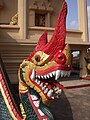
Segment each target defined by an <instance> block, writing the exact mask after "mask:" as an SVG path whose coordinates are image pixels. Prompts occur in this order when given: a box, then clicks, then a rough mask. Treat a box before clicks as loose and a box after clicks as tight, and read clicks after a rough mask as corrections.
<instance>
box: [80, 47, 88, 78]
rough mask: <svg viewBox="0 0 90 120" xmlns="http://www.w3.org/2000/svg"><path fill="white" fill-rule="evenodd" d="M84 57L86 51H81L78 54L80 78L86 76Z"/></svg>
mask: <svg viewBox="0 0 90 120" xmlns="http://www.w3.org/2000/svg"><path fill="white" fill-rule="evenodd" d="M86 55H87V53H86V50H85V49H84V50H82V51H81V53H80V77H84V76H86V75H87V69H86V61H85V59H84V58H85V57H86Z"/></svg>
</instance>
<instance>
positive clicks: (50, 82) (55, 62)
mask: <svg viewBox="0 0 90 120" xmlns="http://www.w3.org/2000/svg"><path fill="white" fill-rule="evenodd" d="M66 14H67V4H66V2H64V4H63V7H62V9H61V11H60V13H59V17H58V19H57V23H56V27H55V31H54V33H53V35H52V37H51V39H50V40H49V42H48V41H47V31H45V32H44V33H43V35H42V36H41V37H40V39H39V41H38V43H37V45H36V48H35V50H34V51H33V53H32V54H31V55H30V56H29V57H28V58H27V60H24V61H23V63H22V64H21V66H20V68H22V70H23V71H24V72H23V76H24V77H23V79H24V82H25V83H26V84H27V85H28V86H29V87H30V88H33V89H34V90H35V91H36V92H38V93H39V95H40V96H41V97H42V101H43V103H45V104H46V103H47V101H48V100H52V99H55V98H57V97H58V96H59V95H60V93H61V89H63V86H62V85H61V84H60V83H59V82H58V80H60V77H65V76H69V75H70V70H71V53H70V49H69V46H68V45H66V44H65V39H66Z"/></svg>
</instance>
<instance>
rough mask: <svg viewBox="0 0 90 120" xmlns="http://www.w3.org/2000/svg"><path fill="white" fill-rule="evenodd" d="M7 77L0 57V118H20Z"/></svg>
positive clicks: (16, 102)
mask: <svg viewBox="0 0 90 120" xmlns="http://www.w3.org/2000/svg"><path fill="white" fill-rule="evenodd" d="M15 97H16V96H15V93H14V91H13V89H12V86H11V83H10V80H9V77H8V75H7V72H6V69H5V67H4V64H3V61H2V59H1V57H0V119H3V120H12V119H13V120H22V117H21V114H20V110H19V107H18V106H19V105H18V101H17V99H16V98H15Z"/></svg>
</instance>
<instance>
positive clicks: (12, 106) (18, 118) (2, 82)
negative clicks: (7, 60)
mask: <svg viewBox="0 0 90 120" xmlns="http://www.w3.org/2000/svg"><path fill="white" fill-rule="evenodd" d="M0 82H1V85H2V88H3V90H4V93H5V95H6V98H7V101H8V104H9V105H10V107H11V109H12V112H13V114H14V116H15V117H16V118H17V120H22V118H21V116H20V115H19V114H18V112H17V110H16V109H15V106H14V104H13V102H12V98H11V97H10V94H9V90H8V88H7V85H6V83H5V80H4V77H3V73H2V71H0Z"/></svg>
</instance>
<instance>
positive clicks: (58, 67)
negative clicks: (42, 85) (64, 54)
mask: <svg viewBox="0 0 90 120" xmlns="http://www.w3.org/2000/svg"><path fill="white" fill-rule="evenodd" d="M55 70H65V71H69V70H71V67H68V65H57V66H53V67H50V68H48V69H46V70H38V71H36V75H46V74H49V73H51V72H53V71H55Z"/></svg>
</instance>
